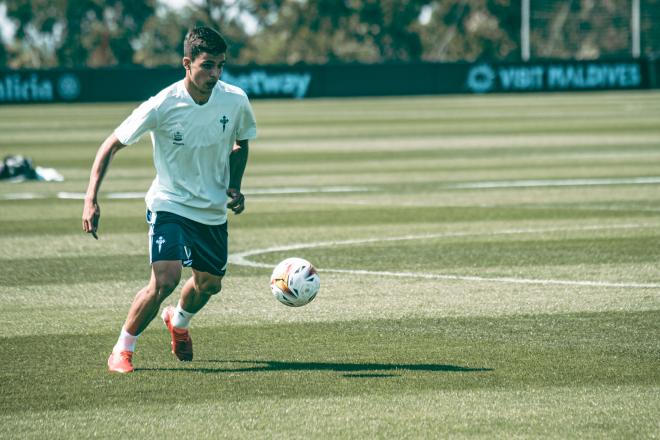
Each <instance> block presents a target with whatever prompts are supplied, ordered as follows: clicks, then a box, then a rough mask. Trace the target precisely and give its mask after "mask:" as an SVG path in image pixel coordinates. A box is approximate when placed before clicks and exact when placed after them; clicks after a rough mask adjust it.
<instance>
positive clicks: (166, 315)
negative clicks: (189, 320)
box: [160, 306, 193, 362]
mask: <svg viewBox="0 0 660 440" xmlns="http://www.w3.org/2000/svg"><path fill="white" fill-rule="evenodd" d="M173 314H174V307H172V306H168V307H165V309H163V313H161V315H160V317H161V318H163V322H164V323H165V325H166V326H167V329H168V330H169V331H170V335H171V336H172V353H174V355H175V356H176V358H177V359H178V360H180V361H184V362H190V361H192V359H193V345H192V338H191V337H190V332H189V331H188V329H187V328H177V327H174V326H173V325H172V315H173Z"/></svg>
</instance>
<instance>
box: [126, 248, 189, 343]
mask: <svg viewBox="0 0 660 440" xmlns="http://www.w3.org/2000/svg"><path fill="white" fill-rule="evenodd" d="M180 279H181V262H180V261H178V260H177V261H157V262H155V263H153V264H152V266H151V279H150V280H149V284H148V285H146V286H145V287H143V288H142V290H140V291H139V292H138V293H137V295H136V296H135V299H134V300H133V304H131V308H130V309H129V311H128V316H127V318H126V321H125V322H124V329H125V330H126V331H127V332H128V333H130V334H132V335H139V334H140V333H142V332H143V331H144V329H146V328H147V326H148V325H149V323H150V322H151V321H152V320H153V319H154V318H155V317H156V315H158V309H159V308H160V305H161V303H162V302H163V301H164V300H165V298H167V297H168V296H169V295H170V293H172V291H173V290H174V289H175V288H176V286H177V284H179V280H180Z"/></svg>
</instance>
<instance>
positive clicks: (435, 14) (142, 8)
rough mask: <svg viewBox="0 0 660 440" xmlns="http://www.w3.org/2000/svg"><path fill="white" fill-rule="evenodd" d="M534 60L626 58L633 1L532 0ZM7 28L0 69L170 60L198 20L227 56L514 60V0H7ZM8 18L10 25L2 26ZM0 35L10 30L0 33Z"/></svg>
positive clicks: (656, 40) (647, 34) (517, 1)
mask: <svg viewBox="0 0 660 440" xmlns="http://www.w3.org/2000/svg"><path fill="white" fill-rule="evenodd" d="M531 3H532V10H531V49H532V57H536V58H581V59H595V58H603V57H621V56H629V55H630V53H631V44H632V43H631V36H630V35H631V34H630V22H631V6H630V5H631V0H590V1H578V0H540V1H533V2H531ZM2 5H4V8H5V9H6V14H7V17H8V19H9V21H10V22H11V23H12V25H13V30H14V32H13V38H10V37H7V36H5V37H4V39H3V41H2V44H0V67H2V66H4V67H9V68H24V67H36V68H49V67H82V66H88V67H101V66H127V65H144V66H147V67H155V66H162V65H177V64H178V63H179V62H180V58H181V41H182V39H183V36H184V35H185V33H186V31H187V29H189V28H190V27H192V26H195V25H200V24H206V25H211V26H213V27H215V28H217V29H219V30H220V31H221V32H222V33H223V34H224V35H225V37H226V38H227V40H229V42H230V52H229V56H230V58H231V59H232V62H233V63H238V64H249V63H268V64H273V63H274V64H295V63H298V62H305V63H328V62H366V63H378V62H392V61H394V62H410V61H474V60H477V59H480V58H486V59H490V60H505V61H517V60H519V59H520V26H521V12H520V11H521V0H453V1H443V0H383V1H376V0H343V1H336V0H200V1H198V2H194V3H193V2H190V3H189V5H187V6H185V7H183V8H180V9H172V8H171V7H169V6H167V4H166V3H162V2H159V1H157V0H110V1H100V0H7V1H4V2H0V6H2ZM641 15H642V19H641V40H642V52H643V54H644V55H646V56H655V55H656V54H657V53H660V31H658V29H657V26H655V28H654V27H653V23H658V22H660V0H641ZM4 26H7V24H5V25H4ZM5 34H7V32H5Z"/></svg>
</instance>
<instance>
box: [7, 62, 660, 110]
mask: <svg viewBox="0 0 660 440" xmlns="http://www.w3.org/2000/svg"><path fill="white" fill-rule="evenodd" d="M183 75H184V71H183V70H182V69H181V68H160V69H142V68H126V69H120V68H117V69H79V70H32V71H27V70H23V71H0V104H18V103H48V102H111V101H141V100H144V99H147V98H149V97H150V96H153V95H154V94H156V93H157V92H158V91H159V90H161V89H162V88H164V87H166V86H167V85H169V84H171V83H173V82H175V81H178V80H180V79H181V78H183ZM658 75H660V68H659V66H658V62H657V61H655V62H652V61H645V60H620V61H543V62H537V63H534V62H530V63H474V64H469V63H452V64H450V63H446V64H445V63H411V64H402V63H393V64H329V65H295V66H238V67H229V68H227V69H226V70H225V72H224V73H223V76H222V79H223V81H226V82H228V83H231V84H234V85H237V86H239V87H241V88H242V89H243V90H245V91H246V93H247V94H248V96H250V98H252V99H255V98H256V99H258V98H294V99H302V98H318V97H348V96H395V95H438V94H452V93H464V94H471V93H479V94H481V93H520V92H572V91H583V90H630V89H646V88H651V87H658V86H659V85H660V79H659V78H658Z"/></svg>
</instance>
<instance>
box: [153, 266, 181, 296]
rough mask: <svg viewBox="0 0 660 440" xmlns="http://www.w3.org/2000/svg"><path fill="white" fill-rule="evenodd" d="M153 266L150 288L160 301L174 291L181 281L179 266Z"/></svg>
mask: <svg viewBox="0 0 660 440" xmlns="http://www.w3.org/2000/svg"><path fill="white" fill-rule="evenodd" d="M156 264H157V263H155V264H154V265H153V270H152V275H151V282H150V283H149V284H150V287H151V289H150V290H151V291H152V292H153V294H155V295H157V296H158V297H159V299H160V300H161V301H162V300H164V299H165V298H167V297H168V296H169V295H170V294H171V293H172V292H173V291H174V289H176V286H178V285H179V281H180V280H181V266H180V265H175V264H167V265H165V264H164V265H158V266H157V265H156Z"/></svg>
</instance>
